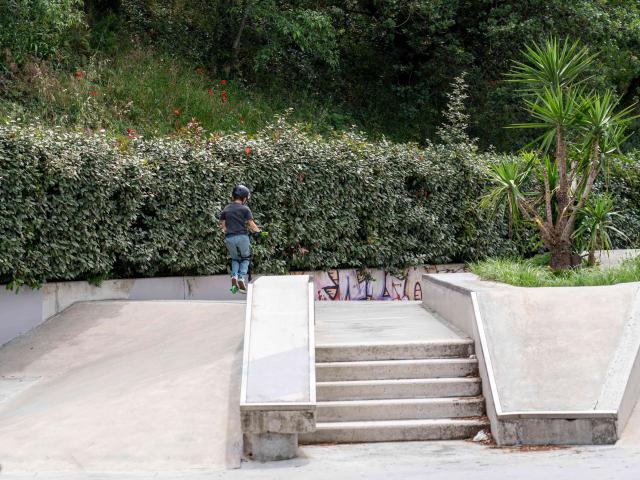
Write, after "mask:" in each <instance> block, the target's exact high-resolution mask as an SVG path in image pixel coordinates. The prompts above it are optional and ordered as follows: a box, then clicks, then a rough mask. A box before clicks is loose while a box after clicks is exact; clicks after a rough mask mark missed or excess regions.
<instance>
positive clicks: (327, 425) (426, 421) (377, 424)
mask: <svg viewBox="0 0 640 480" xmlns="http://www.w3.org/2000/svg"><path fill="white" fill-rule="evenodd" d="M424 425H461V426H475V425H478V426H488V425H489V420H488V419H487V417H471V418H420V419H411V420H357V421H347V422H318V423H316V430H328V429H335V428H381V427H382V428H384V427H413V426H424Z"/></svg>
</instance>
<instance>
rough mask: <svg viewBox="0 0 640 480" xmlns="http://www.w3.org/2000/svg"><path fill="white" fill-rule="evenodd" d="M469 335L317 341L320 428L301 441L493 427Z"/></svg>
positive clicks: (447, 435) (436, 436) (446, 436)
mask: <svg viewBox="0 0 640 480" xmlns="http://www.w3.org/2000/svg"><path fill="white" fill-rule="evenodd" d="M473 353H474V350H473V343H472V341H471V340H467V339H459V340H456V339H451V340H447V341H424V342H409V343H397V344H395V343H394V344H391V343H390V344H375V345H345V344H340V345H320V346H317V347H316V381H317V384H316V395H317V402H318V404H317V405H318V406H317V414H316V415H317V417H316V420H317V422H316V427H317V428H316V431H315V432H313V433H307V434H304V435H301V436H300V442H301V443H307V444H309V443H349V442H388V441H402V440H453V439H464V438H469V437H472V436H473V435H475V434H476V433H477V432H478V431H479V430H481V429H483V428H488V427H489V425H488V421H487V419H486V417H485V416H484V414H485V405H484V398H483V397H482V396H481V395H482V385H481V382H480V378H479V377H478V364H477V360H476V359H475V357H474V356H473Z"/></svg>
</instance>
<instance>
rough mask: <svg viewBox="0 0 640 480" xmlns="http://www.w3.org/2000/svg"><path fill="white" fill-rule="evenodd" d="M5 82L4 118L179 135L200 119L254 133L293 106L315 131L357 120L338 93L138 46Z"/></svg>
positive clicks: (0, 108)
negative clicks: (232, 75)
mask: <svg viewBox="0 0 640 480" xmlns="http://www.w3.org/2000/svg"><path fill="white" fill-rule="evenodd" d="M5 81H6V82H8V83H7V84H6V85H7V86H9V87H10V88H7V89H6V93H3V94H2V95H0V116H1V117H5V118H13V119H20V120H19V121H22V122H24V123H29V122H30V121H32V120H33V119H37V121H38V122H41V123H43V124H45V125H57V126H65V127H68V128H77V129H83V130H99V129H105V130H107V131H109V132H112V133H115V134H122V135H128V134H130V133H131V131H132V130H134V131H135V133H136V134H137V135H146V136H155V135H159V136H164V135H171V134H173V133H176V132H179V131H180V130H181V129H184V128H185V127H186V126H187V125H188V124H190V123H191V124H192V125H193V124H194V122H195V124H197V125H198V126H199V127H201V128H202V129H204V131H206V132H219V133H229V132H237V131H244V132H247V133H249V134H252V133H256V132H258V131H260V130H261V129H263V128H264V127H265V126H266V125H267V124H269V123H271V122H272V121H273V117H274V116H275V115H277V114H282V113H283V112H285V111H286V110H288V109H289V108H290V107H292V106H295V110H293V111H291V112H290V114H289V115H290V118H289V120H290V121H291V122H293V123H297V124H299V125H300V126H301V127H302V128H304V129H306V130H308V131H312V132H314V133H321V134H324V133H328V132H330V131H332V130H341V129H348V128H349V127H350V126H351V125H352V124H353V123H357V122H356V121H355V120H354V116H353V115H352V114H351V113H349V112H347V111H344V110H343V109H342V108H341V107H340V106H336V105H335V104H334V102H333V99H322V98H318V97H316V96H314V95H312V94H307V93H304V92H300V91H296V92H293V91H289V90H287V89H285V88H284V87H283V88H281V89H275V88H274V87H267V86H265V88H266V89H267V90H261V89H260V88H257V87H256V86H252V85H247V84H245V83H244V82H242V81H238V80H232V79H228V78H225V77H222V76H220V75H217V76H216V75H214V74H212V73H211V72H210V71H208V70H206V69H205V68H204V67H202V66H197V65H196V66H194V65H192V64H190V63H188V62H187V61H185V60H183V59H180V58H177V57H173V56H169V55H164V54H161V53H159V52H157V51H155V50H153V49H150V48H142V47H137V46H135V45H134V46H129V47H126V48H121V49H119V50H118V51H116V52H114V53H112V54H111V56H106V55H104V54H96V55H95V56H94V57H93V58H92V59H91V60H90V61H88V62H87V63H85V64H83V65H80V66H78V67H76V68H71V69H69V68H67V69H63V68H62V67H53V66H52V65H51V64H49V63H47V62H38V63H30V64H27V65H25V66H24V68H23V69H22V70H21V71H19V72H16V73H15V74H14V75H12V77H11V78H10V79H5Z"/></svg>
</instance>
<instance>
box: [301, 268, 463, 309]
mask: <svg viewBox="0 0 640 480" xmlns="http://www.w3.org/2000/svg"><path fill="white" fill-rule="evenodd" d="M462 271H464V265H462V264H453V265H428V266H426V267H418V268H411V269H409V270H408V271H407V273H406V275H405V276H404V277H395V276H393V275H391V274H389V273H387V272H385V271H383V270H364V271H360V270H349V269H343V270H330V271H328V272H309V273H310V274H311V275H313V278H314V284H315V291H316V299H317V300H328V301H333V300H422V286H421V283H420V280H421V278H422V275H423V274H425V273H454V272H462Z"/></svg>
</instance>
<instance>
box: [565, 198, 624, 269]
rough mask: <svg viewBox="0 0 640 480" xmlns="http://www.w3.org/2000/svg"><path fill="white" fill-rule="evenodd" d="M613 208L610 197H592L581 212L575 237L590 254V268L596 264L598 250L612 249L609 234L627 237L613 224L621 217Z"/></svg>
mask: <svg viewBox="0 0 640 480" xmlns="http://www.w3.org/2000/svg"><path fill="white" fill-rule="evenodd" d="M613 208H614V206H613V199H612V198H611V197H610V196H609V195H606V194H605V195H597V196H594V195H592V196H591V198H590V199H589V201H588V202H587V203H586V204H585V206H584V207H582V209H581V210H580V212H579V224H578V227H577V228H576V230H575V232H574V233H573V236H574V237H575V238H576V240H577V241H578V243H579V244H580V243H582V244H583V245H584V248H585V249H586V250H587V251H588V252H589V259H588V264H589V266H590V267H592V266H593V265H595V263H596V255H595V253H596V250H610V249H611V247H612V242H611V237H610V236H609V232H615V233H617V234H618V235H620V236H621V237H626V236H625V234H624V233H622V232H621V231H620V230H619V229H617V228H616V227H615V226H614V224H613V219H614V217H615V216H618V215H620V214H619V213H618V212H616V211H614V209H613Z"/></svg>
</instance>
